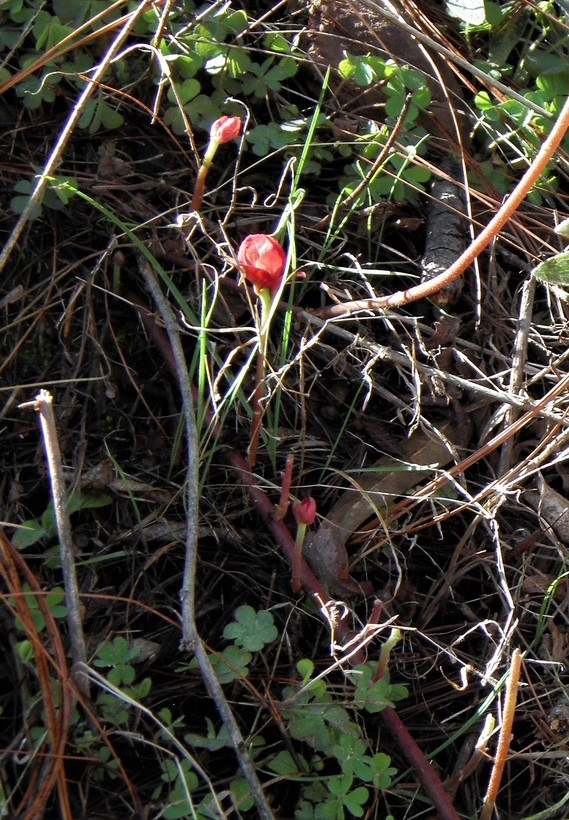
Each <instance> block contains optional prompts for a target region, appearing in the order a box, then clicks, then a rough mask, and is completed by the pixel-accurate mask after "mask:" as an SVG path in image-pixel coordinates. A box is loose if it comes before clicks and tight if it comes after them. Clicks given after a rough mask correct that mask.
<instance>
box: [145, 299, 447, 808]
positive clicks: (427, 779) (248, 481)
mask: <svg viewBox="0 0 569 820" xmlns="http://www.w3.org/2000/svg"><path fill="white" fill-rule="evenodd" d="M129 297H130V299H131V301H132V302H133V303H134V304H135V306H136V308H137V310H138V312H139V315H140V317H141V319H142V321H143V322H144V324H145V325H146V327H147V329H148V330H149V332H150V333H151V334H152V336H153V338H154V341H155V342H156V343H157V346H158V348H159V349H160V351H161V353H162V355H163V356H164V359H165V361H166V362H167V364H168V365H169V367H170V369H171V370H172V373H173V375H174V376H175V377H177V374H176V370H175V368H174V366H173V362H172V354H171V350H170V348H169V343H168V339H167V337H166V334H165V333H164V331H163V330H162V329H161V328H160V327H158V325H157V324H156V321H155V318H154V316H153V315H151V314H150V313H149V311H148V308H147V307H146V306H145V305H143V303H142V302H141V301H140V300H139V299H138V298H137V297H134V296H133V295H130V294H129ZM226 458H227V461H228V462H229V464H230V466H231V467H232V468H233V471H234V472H235V474H236V476H237V477H238V478H239V480H240V481H242V483H243V484H244V485H245V486H246V487H247V490H248V492H249V495H250V496H251V499H252V501H253V503H254V504H255V506H256V507H257V509H258V510H259V513H260V514H261V516H262V518H263V520H264V522H265V525H266V526H267V527H268V529H270V530H271V532H272V533H273V535H274V537H275V540H276V541H277V543H278V544H279V546H280V548H281V549H282V551H283V554H284V556H285V557H286V559H287V560H288V562H289V564H290V566H291V567H292V563H293V557H294V550H295V542H294V541H293V540H292V537H291V534H290V532H289V531H288V529H287V528H286V526H285V525H284V524H283V522H282V521H281V520H279V519H278V518H277V517H275V514H274V507H273V504H272V503H271V501H270V499H269V498H268V497H267V495H266V494H265V493H264V492H263V490H261V489H260V487H258V486H257V483H256V479H255V476H254V475H253V474H252V473H251V470H250V469H249V467H248V465H247V463H246V461H245V460H244V458H243V457H242V456H241V454H240V453H238V452H237V450H228V452H227V455H226ZM299 563H300V573H299V574H300V580H301V582H302V586H303V587H304V589H305V590H306V592H307V593H308V594H309V595H310V596H311V597H312V598H313V599H314V602H315V604H316V606H317V607H318V609H319V610H320V612H321V613H322V615H323V616H324V619H325V620H326V622H329V619H328V617H326V612H327V611H329V610H328V607H329V606H330V605H332V604H333V601H332V599H331V598H330V597H329V596H328V595H327V594H326V592H325V591H324V589H323V587H322V584H321V583H320V581H319V580H318V578H317V577H316V576H315V575H314V573H313V572H312V570H311V569H310V567H309V566H308V564H307V563H306V561H305V560H304V558H303V557H302V556H301V558H300V562H299ZM380 615H381V603H380V602H376V604H375V605H374V608H373V612H372V618H371V620H370V623H378V622H379V619H380ZM334 631H335V636H336V638H337V639H338V642H340V643H343V644H344V645H346V644H348V643H349V642H350V641H352V640H353V639H354V638H355V637H356V636H355V634H354V632H353V631H352V630H351V629H350V628H349V627H348V626H347V625H346V624H345V623H344V620H343V619H341V620H338V621H337V622H336V623H335V626H334ZM365 660H366V658H365V655H364V653H363V651H362V650H361V649H359V650H356V651H352V652H350V658H349V661H350V663H351V664H353V665H354V666H357V665H358V664H361V663H365ZM381 716H382V718H383V721H384V723H385V725H386V726H387V728H388V729H389V731H390V732H391V734H392V735H393V736H394V738H395V739H396V741H397V742H398V744H399V747H400V749H401V751H402V752H403V754H404V755H405V757H406V759H407V761H408V763H409V765H410V766H412V767H413V768H414V769H415V771H416V772H417V776H418V777H419V780H420V781H421V783H422V784H423V787H424V789H425V791H426V792H427V794H428V795H429V796H430V798H431V800H432V801H433V804H434V805H435V807H436V808H437V809H438V812H439V815H438V816H439V818H441V820H458V814H457V813H456V811H455V810H454V808H453V806H452V803H451V801H450V798H449V796H448V794H447V793H446V792H445V790H444V788H443V785H442V783H441V781H440V779H439V777H438V775H437V773H436V772H435V770H434V769H433V767H432V766H431V764H430V763H429V761H428V760H427V758H426V757H425V755H424V754H423V752H422V751H421V749H420V748H419V747H418V746H417V744H416V742H415V741H414V740H413V738H412V737H411V735H410V734H409V731H408V730H407V728H406V726H405V724H404V723H403V721H402V720H401V718H400V717H399V716H398V714H397V712H396V711H395V710H394V709H392V708H391V707H390V706H387V707H386V708H385V709H384V710H383V711H382V712H381Z"/></svg>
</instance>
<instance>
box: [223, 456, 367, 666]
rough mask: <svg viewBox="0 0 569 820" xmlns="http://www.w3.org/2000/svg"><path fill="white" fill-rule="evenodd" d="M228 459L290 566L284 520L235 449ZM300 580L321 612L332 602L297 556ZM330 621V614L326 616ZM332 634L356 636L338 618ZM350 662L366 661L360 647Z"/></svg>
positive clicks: (345, 639)
mask: <svg viewBox="0 0 569 820" xmlns="http://www.w3.org/2000/svg"><path fill="white" fill-rule="evenodd" d="M226 458H227V461H228V462H229V464H230V465H231V467H232V469H233V471H234V472H235V474H236V475H237V477H238V478H239V480H240V481H241V482H242V483H243V484H244V485H245V486H246V487H247V491H248V492H249V496H250V498H251V500H252V501H253V503H254V504H255V506H256V508H257V510H258V511H259V513H260V515H261V517H262V518H263V521H264V522H265V526H266V527H267V528H268V529H269V530H270V531H271V532H272V534H273V536H274V537H275V540H276V541H277V543H278V544H279V546H280V548H281V550H282V551H283V554H284V556H285V558H286V559H287V561H288V563H289V565H290V566H291V567H292V565H293V561H294V553H295V542H294V541H293V538H292V536H291V534H290V532H289V531H288V529H287V527H286V526H285V524H283V522H282V521H279V520H278V519H277V518H275V508H274V505H273V504H272V502H271V500H270V499H269V498H268V496H267V495H266V493H264V492H263V490H261V488H260V487H259V486H258V485H257V479H256V477H255V476H254V475H253V473H252V472H251V470H250V469H249V466H248V464H247V462H246V461H245V459H244V458H243V457H242V456H241V454H240V453H238V452H237V450H229V451H228V452H227V455H226ZM299 563H300V580H301V583H302V586H303V587H304V589H305V590H306V592H307V593H308V594H309V595H310V596H311V597H312V598H313V599H314V603H315V604H316V606H317V607H318V609H319V611H321V612H322V613H323V614H324V613H325V612H326V611H327V612H329V607H330V606H331V605H332V604H333V601H332V599H331V598H330V597H329V596H328V595H327V594H326V592H325V591H324V588H323V587H322V584H321V583H320V581H319V580H318V578H317V577H316V576H315V575H314V573H313V572H312V570H311V569H310V567H309V566H308V564H307V563H306V561H305V560H304V558H303V557H302V555H301V557H300V562H299ZM326 620H327V621H328V622H329V618H328V617H326ZM334 635H335V638H336V639H337V640H338V643H340V644H347V643H349V642H350V641H353V640H354V638H355V637H356V633H354V632H353V631H352V630H351V629H350V628H349V627H348V626H347V625H346V623H345V622H344V620H343V619H338V620H337V621H336V622H335V623H334ZM350 663H352V664H354V665H357V664H359V663H365V656H364V654H363V652H362V651H361V650H357V651H353V650H351V651H350Z"/></svg>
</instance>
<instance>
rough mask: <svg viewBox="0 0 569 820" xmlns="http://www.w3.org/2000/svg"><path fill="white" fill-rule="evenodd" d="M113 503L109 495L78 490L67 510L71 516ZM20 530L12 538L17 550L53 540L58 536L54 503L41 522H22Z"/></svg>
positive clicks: (70, 499) (48, 506)
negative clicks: (44, 539)
mask: <svg viewBox="0 0 569 820" xmlns="http://www.w3.org/2000/svg"><path fill="white" fill-rule="evenodd" d="M111 501H112V499H111V497H110V496H109V495H106V494H105V493H103V494H94V493H89V492H84V491H82V490H78V491H77V492H74V493H72V494H71V496H70V497H69V499H68V502H67V508H68V511H69V514H70V515H73V513H76V512H79V511H80V510H92V509H98V508H99V507H105V506H107V505H108V504H110V503H111ZM20 527H21V528H20V529H18V530H17V531H16V533H15V534H14V536H13V538H12V543H13V544H14V546H15V547H16V548H17V549H26V547H30V546H32V544H36V543H37V542H38V541H41V539H42V538H53V537H54V536H55V535H57V525H56V521H55V508H54V505H53V501H50V502H49V504H48V505H47V507H46V508H45V511H44V512H43V514H42V517H41V518H40V520H39V521H37V520H35V519H33V518H32V519H28V520H27V521H22V523H21V525H20Z"/></svg>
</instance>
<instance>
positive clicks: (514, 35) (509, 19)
mask: <svg viewBox="0 0 569 820" xmlns="http://www.w3.org/2000/svg"><path fill="white" fill-rule="evenodd" d="M487 5H492V6H494V5H495V4H487ZM559 26H560V22H559V23H558V22H556V9H555V7H554V5H553V4H552V3H547V2H546V3H540V4H536V5H535V6H529V5H528V6H526V7H525V9H524V11H523V12H522V13H515V11H514V9H512V8H509V9H507V8H506V9H504V10H502V11H501V12H500V14H499V15H492V16H487V22H486V24H485V30H487V31H488V32H489V33H490V41H489V51H488V57H487V59H486V60H482V61H478V62H477V63H476V64H477V67H479V68H482V70H484V71H486V72H487V73H489V74H490V75H491V76H492V77H493V78H495V79H503V78H510V77H511V78H512V81H513V83H514V84H515V86H516V87H517V89H519V90H520V93H521V96H522V97H523V98H525V99H526V100H527V101H528V102H530V103H534V104H535V105H536V106H539V107H540V108H541V109H543V110H544V111H546V112H549V114H551V116H550V117H547V116H544V115H543V114H541V113H539V112H538V111H535V110H534V109H533V108H531V107H530V106H529V105H525V104H524V102H523V101H521V100H518V99H505V100H496V99H495V98H494V97H491V96H490V95H489V94H488V92H486V91H481V92H480V93H479V94H477V95H476V97H475V98H474V105H475V107H476V110H477V112H478V119H477V123H476V128H475V134H476V136H477V139H478V141H479V142H480V143H482V144H483V145H484V147H485V149H486V151H487V152H488V153H489V154H498V155H499V156H501V157H502V158H503V160H504V161H505V162H506V164H507V165H509V166H510V167H511V168H512V169H513V170H517V169H518V168H520V169H522V170H523V169H525V167H526V166H527V165H528V164H529V163H530V162H531V161H532V160H533V158H534V157H535V154H536V153H537V151H538V150H539V148H540V147H541V145H542V143H543V140H544V138H545V137H546V136H547V135H548V134H549V133H550V131H551V129H552V127H553V123H554V122H555V119H556V117H557V116H558V114H559V113H560V111H561V108H562V106H563V103H564V102H565V99H566V98H567V95H568V94H569V73H568V72H567V53H566V49H565V47H564V44H563V37H562V36H560V28H559ZM563 148H564V149H565V151H567V150H569V136H566V137H565V139H564V141H563ZM556 184H557V180H556V177H555V175H554V174H553V172H552V171H551V170H549V171H547V172H546V173H545V174H544V175H543V176H542V178H541V179H540V180H539V182H538V184H537V186H536V189H534V191H533V192H532V193H531V194H530V197H529V199H530V201H532V202H534V203H535V204H539V203H540V202H541V201H542V200H543V199H544V198H547V192H548V191H551V190H554V189H555V186H556Z"/></svg>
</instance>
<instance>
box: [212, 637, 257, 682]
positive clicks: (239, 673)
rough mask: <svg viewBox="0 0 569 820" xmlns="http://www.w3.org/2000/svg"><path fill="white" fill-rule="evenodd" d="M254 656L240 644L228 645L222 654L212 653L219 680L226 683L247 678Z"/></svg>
mask: <svg viewBox="0 0 569 820" xmlns="http://www.w3.org/2000/svg"><path fill="white" fill-rule="evenodd" d="M252 657H253V656H252V654H251V653H250V652H248V651H247V650H245V649H243V648H242V647H240V646H228V647H226V649H224V650H223V652H222V653H221V655H219V656H218V655H211V656H210V661H211V665H212V666H213V671H214V672H215V674H216V677H217V679H218V681H219V682H220V683H222V684H224V683H231V682H232V681H234V680H242V679H243V678H246V677H247V675H248V674H249V664H250V663H251V659H252Z"/></svg>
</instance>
